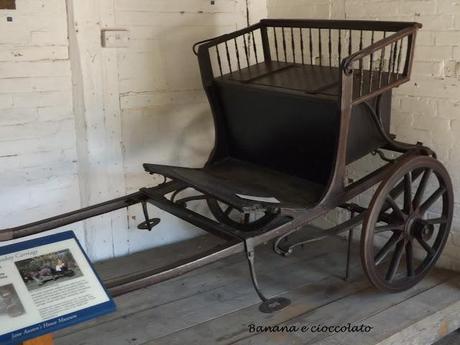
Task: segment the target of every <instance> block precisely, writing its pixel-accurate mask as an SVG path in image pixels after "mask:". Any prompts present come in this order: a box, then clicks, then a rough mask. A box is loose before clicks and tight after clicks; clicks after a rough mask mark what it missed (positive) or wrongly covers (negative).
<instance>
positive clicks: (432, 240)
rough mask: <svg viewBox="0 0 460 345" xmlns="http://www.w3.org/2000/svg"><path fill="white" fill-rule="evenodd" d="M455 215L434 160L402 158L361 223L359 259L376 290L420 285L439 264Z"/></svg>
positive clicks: (449, 191)
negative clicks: (436, 264) (435, 265)
mask: <svg viewBox="0 0 460 345" xmlns="http://www.w3.org/2000/svg"><path fill="white" fill-rule="evenodd" d="M452 214H453V191H452V182H451V180H450V177H449V174H448V173H447V171H446V169H445V168H444V166H443V165H442V164H441V163H440V162H439V161H437V160H436V159H434V158H431V157H427V156H418V157H414V158H409V159H405V160H403V161H402V162H401V163H400V164H398V166H397V167H396V168H395V169H394V170H393V173H392V174H391V175H390V176H389V177H387V178H386V179H385V180H384V181H383V182H382V183H381V184H380V186H379V188H378V189H377V192H376V193H375V195H374V197H373V199H372V201H371V203H370V205H369V211H368V214H367V216H366V218H365V220H364V222H363V228H362V235H361V261H362V265H363V268H364V271H365V272H366V274H367V276H368V278H369V280H370V281H371V283H372V284H373V285H375V286H376V287H377V288H379V289H381V290H384V291H389V292H398V291H403V290H406V289H408V288H410V287H412V286H414V285H415V284H416V283H418V282H419V281H420V280H421V279H422V278H423V277H424V276H425V275H426V274H427V273H428V271H429V270H430V268H431V267H432V266H433V265H434V264H435V263H436V261H437V260H438V258H439V256H440V254H441V252H442V250H443V248H444V246H445V244H446V241H447V238H448V236H449V230H450V226H451V223H452Z"/></svg>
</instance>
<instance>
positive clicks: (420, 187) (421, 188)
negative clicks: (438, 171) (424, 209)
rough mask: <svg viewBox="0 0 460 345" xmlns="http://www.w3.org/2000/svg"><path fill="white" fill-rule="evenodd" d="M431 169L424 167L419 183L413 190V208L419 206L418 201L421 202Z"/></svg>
mask: <svg viewBox="0 0 460 345" xmlns="http://www.w3.org/2000/svg"><path fill="white" fill-rule="evenodd" d="M432 171H433V170H432V169H426V170H425V172H424V173H423V175H422V179H421V180H420V184H419V185H418V188H417V191H416V192H415V196H414V201H413V202H412V204H413V207H414V208H417V207H419V205H420V203H421V202H422V198H423V194H424V193H425V189H426V185H427V184H428V180H429V178H430V175H431V172H432Z"/></svg>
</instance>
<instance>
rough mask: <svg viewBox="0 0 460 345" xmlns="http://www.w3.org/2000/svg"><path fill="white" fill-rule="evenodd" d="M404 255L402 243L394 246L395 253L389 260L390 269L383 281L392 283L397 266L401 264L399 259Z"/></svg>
mask: <svg viewBox="0 0 460 345" xmlns="http://www.w3.org/2000/svg"><path fill="white" fill-rule="evenodd" d="M403 253H404V242H403V241H401V242H399V243H398V245H397V246H396V249H395V252H394V253H393V257H392V258H391V263H390V268H389V269H388V272H387V274H386V276H385V280H388V281H392V280H393V278H394V276H395V274H396V272H397V271H398V268H399V264H400V262H401V258H402V256H403Z"/></svg>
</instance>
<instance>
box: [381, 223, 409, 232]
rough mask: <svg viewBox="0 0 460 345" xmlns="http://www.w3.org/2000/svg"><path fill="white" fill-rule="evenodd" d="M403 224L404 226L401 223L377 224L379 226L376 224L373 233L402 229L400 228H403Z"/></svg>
mask: <svg viewBox="0 0 460 345" xmlns="http://www.w3.org/2000/svg"><path fill="white" fill-rule="evenodd" d="M403 226H404V224H403V223H399V224H387V225H379V226H376V227H375V231H374V233H375V234H378V233H380V232H385V231H396V230H399V231H402V230H403Z"/></svg>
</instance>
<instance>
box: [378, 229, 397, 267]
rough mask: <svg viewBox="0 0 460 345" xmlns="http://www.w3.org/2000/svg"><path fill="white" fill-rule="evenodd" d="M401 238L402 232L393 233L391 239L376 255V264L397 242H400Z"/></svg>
mask: <svg viewBox="0 0 460 345" xmlns="http://www.w3.org/2000/svg"><path fill="white" fill-rule="evenodd" d="M400 239H401V234H400V233H393V235H392V236H391V237H390V239H389V240H388V241H387V243H385V245H384V246H383V247H382V248H380V250H379V251H378V253H377V254H376V255H375V258H374V261H375V265H376V266H377V265H379V264H380V263H381V262H382V261H383V259H385V257H386V256H387V255H388V253H389V252H390V251H391V250H392V249H393V247H394V246H395V244H396V243H398V242H399V241H400Z"/></svg>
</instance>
